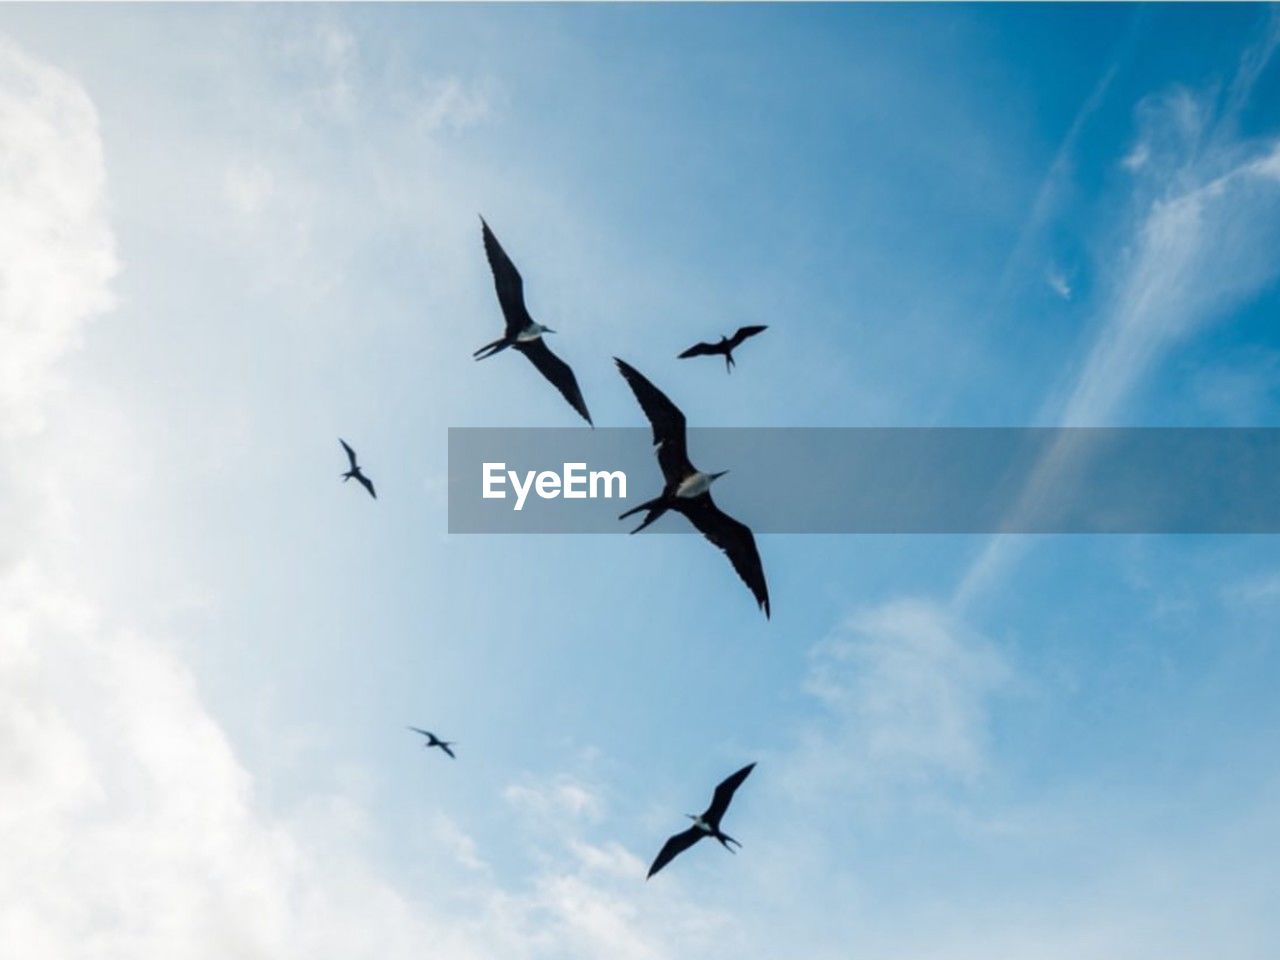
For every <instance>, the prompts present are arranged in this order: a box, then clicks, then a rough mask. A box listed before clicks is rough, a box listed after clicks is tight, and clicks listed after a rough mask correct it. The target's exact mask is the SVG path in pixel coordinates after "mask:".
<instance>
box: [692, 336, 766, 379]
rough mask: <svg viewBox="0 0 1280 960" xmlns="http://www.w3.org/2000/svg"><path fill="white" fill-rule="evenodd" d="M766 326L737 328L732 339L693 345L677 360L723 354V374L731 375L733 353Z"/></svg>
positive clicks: (726, 338) (725, 338) (724, 338)
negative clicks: (743, 342)
mask: <svg viewBox="0 0 1280 960" xmlns="http://www.w3.org/2000/svg"><path fill="white" fill-rule="evenodd" d="M768 329H769V328H768V327H767V326H753V327H739V328H738V332H737V333H735V334H734V335H733V336H732V337H721V338H720V342H719V343H695V344H694V345H693V346H692V347H690V348H689V349H688V350H686V351H685V352H684V353H682V354H680V356H679V359H681V360H684V359H687V358H688V357H711V356H715V355H716V354H718V353H723V354H724V370H725V373H732V372H733V366H734V363H735V361H734V359H733V351H735V350H737V349H738V347H740V346H742V341H743V340H746V339H747V337H754V336H755V335H756V334H757V333H763V332H764V331H766V330H768Z"/></svg>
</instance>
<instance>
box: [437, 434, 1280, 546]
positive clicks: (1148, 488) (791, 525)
mask: <svg viewBox="0 0 1280 960" xmlns="http://www.w3.org/2000/svg"><path fill="white" fill-rule="evenodd" d="M688 450H689V457H690V459H691V460H692V461H693V463H694V464H696V465H697V466H698V467H699V468H700V469H702V470H705V471H708V472H711V471H719V470H728V471H729V474H728V475H727V476H725V477H724V478H722V479H720V480H718V481H717V482H716V484H715V486H714V488H713V491H712V492H713V495H714V497H715V500H716V502H717V503H718V504H719V505H720V507H721V508H722V509H723V510H725V511H726V512H727V513H729V514H731V515H733V516H735V517H737V518H738V519H739V520H741V521H742V522H743V523H746V524H747V525H748V526H750V527H751V528H752V529H753V530H755V531H756V532H757V533H1277V532H1280V496H1277V493H1278V491H1277V486H1278V485H1280V429H1223V428H1211V429H1186V428H1142V429H1024V428H1007V429H1000V428H848V429H791V428H768V429H721V428H705V429H690V430H689V435H688ZM498 464H501V465H502V466H501V467H498V466H497V465H498ZM486 465H487V466H486ZM566 465H569V466H568V467H566ZM539 474H541V475H542V476H541V477H539ZM619 474H621V475H622V476H624V477H625V495H624V491H623V489H622V488H623V483H622V482H620V480H619ZM486 479H487V481H488V483H487V486H486ZM662 486H663V480H662V474H661V471H660V470H659V468H658V463H657V459H656V458H655V456H654V452H653V449H652V446H651V442H650V433H649V431H648V429H640V428H629V429H600V430H587V429H547V430H525V429H479V428H453V429H450V430H449V532H450V533H626V532H627V531H629V530H630V529H631V528H632V526H634V521H635V520H636V519H637V518H635V517H632V518H628V520H626V521H620V520H619V519H618V515H619V514H620V513H622V512H623V511H625V510H627V509H629V508H631V507H633V506H636V505H637V504H639V503H642V502H643V501H645V500H648V499H650V498H652V497H655V496H657V495H658V494H659V493H660V492H661V491H662ZM522 491H523V498H522V497H521V492H522ZM486 492H487V493H488V494H489V495H488V496H485V494H486ZM566 494H568V496H566ZM517 508H518V509H517ZM650 530H652V531H654V532H660V533H688V532H691V531H692V528H691V527H690V526H689V524H688V523H686V522H684V521H683V520H682V519H681V518H679V517H672V516H668V517H664V518H663V519H662V520H660V521H659V522H658V523H656V524H655V525H654V526H653V527H651V528H650Z"/></svg>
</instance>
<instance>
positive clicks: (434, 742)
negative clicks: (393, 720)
mask: <svg viewBox="0 0 1280 960" xmlns="http://www.w3.org/2000/svg"><path fill="white" fill-rule="evenodd" d="M409 729H410V730H412V731H413V732H414V733H420V734H422V735H423V736H424V737H426V738H427V739H426V741H425V742H423V744H422V745H423V746H424V747H439V748H440V749H441V750H443V751H444V752H445V753H447V754H448V755H449V756H451V757H453V751H452V750H450V749H449V748H450V747H453V746H457V743H456V742H455V741H453V740H441V739H440V738H439V737H437V736H436V735H435V734H434V733H432V732H431V731H430V730H421V729H419V728H418V727H410V728H409ZM453 759H455V760H457V759H458V758H457V757H453Z"/></svg>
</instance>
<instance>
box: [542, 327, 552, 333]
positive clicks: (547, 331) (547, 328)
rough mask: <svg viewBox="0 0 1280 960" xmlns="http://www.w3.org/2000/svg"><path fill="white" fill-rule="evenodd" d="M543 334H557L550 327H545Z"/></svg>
mask: <svg viewBox="0 0 1280 960" xmlns="http://www.w3.org/2000/svg"><path fill="white" fill-rule="evenodd" d="M542 332H543V333H555V331H554V330H552V329H551V328H550V327H543V328H542Z"/></svg>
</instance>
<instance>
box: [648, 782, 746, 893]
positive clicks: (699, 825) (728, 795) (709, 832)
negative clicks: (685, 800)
mask: <svg viewBox="0 0 1280 960" xmlns="http://www.w3.org/2000/svg"><path fill="white" fill-rule="evenodd" d="M754 769H755V764H754V763H748V764H747V765H746V766H745V767H743V768H742V769H741V770H739V771H738V772H737V773H735V774H733V775H732V776H729V777H727V778H726V779H725V780H724V781H723V782H722V783H721V784H720V786H718V787H716V792H715V793H713V794H712V795H711V806H709V807H707V809H706V810H705V811H703V813H702V815H701V816H694V815H693V814H692V813H686V814H685V816H686V817H688V818H689V819H690V820H692V821H693V826H691V827H690V828H689V829H688V830H685V831H683V832H681V833H677V834H676V835H675V836H673V837H671V838H670V839H669V840H668V841H667V842H666V843H664V844H663V845H662V849H661V850H659V851H658V856H657V858H656V859H655V860H654V861H653V866H651V867H650V868H649V876H647V877H645V879H646V880H648V879H649V877H652V876H653V875H654V874H655V873H657V872H658V871H659V870H661V869H662V868H663V867H665V866H666V865H667V864H668V863H670V862H671V861H672V860H674V859H675V858H676V857H678V856H680V854H682V853H684V852H685V851H686V850H688V849H689V848H690V847H692V846H693V845H694V844H695V843H697V842H698V841H699V840H701V839H702V838H703V837H713V838H715V839H716V840H719V841H720V845H721V846H722V847H724V848H725V849H726V850H728V851H729V852H730V853H734V852H736V851H734V849H733V847H731V846H729V844H731V843H735V844H737V845H738V846H742V844H740V843H738V841H737V840H735V839H733V837H731V836H729V835H728V834H727V833H725V832H724V831H723V830H721V829H720V821H721V820H722V819H724V813H725V811H726V810H728V809H729V802H730V801H731V800H733V795H734V793H735V792H736V791H737V789H738V788H739V787H740V786H742V781H743V780H745V779H747V776H748V775H749V774H750V773H751V771H752V770H754Z"/></svg>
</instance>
